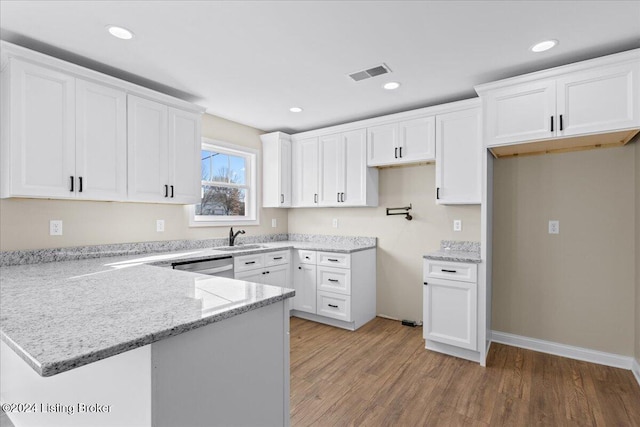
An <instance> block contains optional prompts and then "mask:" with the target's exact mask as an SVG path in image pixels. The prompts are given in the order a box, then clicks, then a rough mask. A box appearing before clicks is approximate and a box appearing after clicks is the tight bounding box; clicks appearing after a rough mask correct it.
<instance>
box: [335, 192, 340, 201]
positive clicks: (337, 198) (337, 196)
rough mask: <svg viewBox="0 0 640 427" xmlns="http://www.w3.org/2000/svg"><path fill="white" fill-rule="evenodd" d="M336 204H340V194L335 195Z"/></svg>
mask: <svg viewBox="0 0 640 427" xmlns="http://www.w3.org/2000/svg"><path fill="white" fill-rule="evenodd" d="M336 202H340V193H336Z"/></svg>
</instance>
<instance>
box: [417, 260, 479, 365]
mask: <svg viewBox="0 0 640 427" xmlns="http://www.w3.org/2000/svg"><path fill="white" fill-rule="evenodd" d="M477 307H478V284H477V265H476V264H470V263H456V262H448V261H434V260H425V262H424V286H423V321H424V327H423V335H424V339H425V340H426V347H427V348H428V349H431V350H436V351H441V352H444V353H448V354H452V355H455V356H459V357H465V358H473V357H472V355H470V354H465V353H457V352H456V351H455V349H451V350H452V351H448V349H449V348H448V347H446V346H445V347H442V346H437V345H430V342H431V343H432V344H433V343H436V344H437V343H442V344H446V345H447V346H453V347H455V348H460V349H465V350H471V351H474V352H475V351H477V349H478V341H477V333H478V316H477V312H478V308H477Z"/></svg>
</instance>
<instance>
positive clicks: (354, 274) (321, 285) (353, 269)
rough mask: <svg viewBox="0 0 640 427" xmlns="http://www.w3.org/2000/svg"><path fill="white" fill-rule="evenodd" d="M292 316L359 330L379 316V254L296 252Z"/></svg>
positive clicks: (299, 250) (296, 250)
mask: <svg viewBox="0 0 640 427" xmlns="http://www.w3.org/2000/svg"><path fill="white" fill-rule="evenodd" d="M293 288H294V289H295V291H296V296H295V297H294V298H293V305H292V308H293V310H292V312H291V314H292V315H293V316H297V317H301V318H303V319H308V320H313V321H316V322H321V323H326V324H328V325H332V326H337V327H340V328H344V329H349V330H356V329H358V328H359V327H361V326H362V325H364V324H365V323H367V322H368V321H370V320H371V319H373V318H374V317H375V316H376V250H375V249H367V250H363V251H357V252H352V253H337V252H323V251H310V250H303V249H295V250H294V251H293Z"/></svg>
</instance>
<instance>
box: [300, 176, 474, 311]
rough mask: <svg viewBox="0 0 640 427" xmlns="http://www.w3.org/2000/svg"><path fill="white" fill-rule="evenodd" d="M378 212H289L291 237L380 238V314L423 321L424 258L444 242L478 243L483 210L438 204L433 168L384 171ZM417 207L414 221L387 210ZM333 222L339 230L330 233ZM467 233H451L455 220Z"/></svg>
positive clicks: (381, 178) (375, 209)
mask: <svg viewBox="0 0 640 427" xmlns="http://www.w3.org/2000/svg"><path fill="white" fill-rule="evenodd" d="M379 197H380V203H379V207H377V208H339V209H331V208H309V209H290V210H289V232H290V233H311V234H331V235H347V236H371V237H377V238H378V249H377V258H378V259H377V273H378V288H377V296H378V298H377V299H378V307H377V308H378V314H382V315H386V316H391V317H394V318H398V319H410V320H422V261H423V259H422V256H423V255H424V254H425V253H427V252H431V251H434V250H437V249H438V248H439V246H440V240H442V239H448V240H474V241H479V240H480V207H479V206H478V205H475V206H438V205H436V204H435V166H434V165H420V166H405V167H400V168H389V169H381V170H380V182H379ZM409 203H412V204H413V210H412V211H411V214H412V215H413V218H414V219H413V221H407V220H405V219H404V217H402V216H386V215H385V208H387V207H401V206H408V205H409ZM333 218H337V219H338V225H339V227H338V228H337V229H336V228H332V225H331V222H332V219H333ZM454 219H462V220H463V231H462V232H453V231H452V226H453V220H454Z"/></svg>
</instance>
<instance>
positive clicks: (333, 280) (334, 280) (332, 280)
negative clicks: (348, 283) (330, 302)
mask: <svg viewBox="0 0 640 427" xmlns="http://www.w3.org/2000/svg"><path fill="white" fill-rule="evenodd" d="M327 280H328V281H330V282H338V280H336V279H327Z"/></svg>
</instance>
